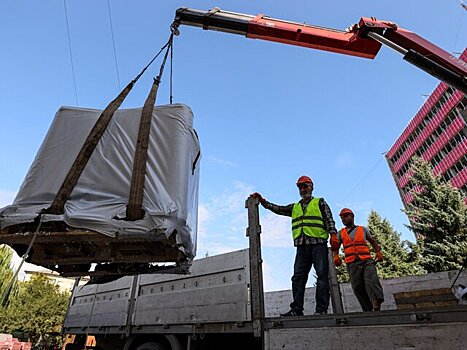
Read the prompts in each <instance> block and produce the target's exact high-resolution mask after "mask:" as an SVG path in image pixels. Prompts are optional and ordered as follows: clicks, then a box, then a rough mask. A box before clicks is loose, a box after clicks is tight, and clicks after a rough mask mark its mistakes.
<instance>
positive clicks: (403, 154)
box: [386, 49, 467, 205]
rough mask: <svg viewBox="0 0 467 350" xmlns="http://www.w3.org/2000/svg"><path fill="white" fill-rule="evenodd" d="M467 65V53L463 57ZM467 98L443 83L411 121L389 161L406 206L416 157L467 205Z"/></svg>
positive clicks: (410, 199) (397, 141)
mask: <svg viewBox="0 0 467 350" xmlns="http://www.w3.org/2000/svg"><path fill="white" fill-rule="evenodd" d="M460 58H461V60H463V61H465V62H467V49H465V50H464V52H463V53H462V55H461V57H460ZM466 123H467V97H466V96H465V94H463V93H462V92H459V91H458V90H455V89H453V88H452V87H450V86H449V85H447V84H445V83H440V84H439V85H438V86H437V87H436V89H435V90H434V91H433V93H432V94H431V95H430V97H429V98H428V99H427V101H426V102H425V103H424V104H423V106H422V107H421V108H420V110H419V111H418V112H417V114H415V116H414V117H413V118H412V120H411V121H410V123H409V125H408V126H407V127H406V128H405V130H404V131H403V132H402V134H401V135H400V136H399V138H398V139H397V140H396V142H395V143H394V145H393V146H392V147H391V149H390V150H389V152H388V153H387V155H386V157H387V160H388V164H389V168H390V169H391V172H392V174H393V176H394V181H395V182H396V186H397V188H398V189H399V193H400V195H401V198H402V201H403V203H404V205H406V204H408V203H410V202H411V201H412V196H411V195H410V194H409V193H408V191H409V190H410V188H409V186H407V185H408V182H409V177H410V171H408V170H409V167H410V162H411V159H412V157H413V156H419V157H422V158H423V159H425V160H427V161H429V162H430V163H431V165H432V167H433V169H434V173H435V174H437V175H438V174H440V175H441V176H442V177H443V178H444V180H445V181H446V182H450V183H451V184H452V185H453V186H455V187H457V188H459V189H460V190H461V191H462V193H463V195H464V199H465V201H466V203H467V126H466Z"/></svg>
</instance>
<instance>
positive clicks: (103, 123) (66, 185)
mask: <svg viewBox="0 0 467 350" xmlns="http://www.w3.org/2000/svg"><path fill="white" fill-rule="evenodd" d="M172 41H173V34H171V35H170V38H169V40H168V42H167V43H166V44H165V45H164V46H163V47H162V48H161V49H160V51H159V52H158V53H157V55H156V56H154V58H153V59H152V60H151V61H150V62H149V63H148V64H147V65H146V67H144V68H143V70H142V71H141V72H140V73H139V74H138V75H137V76H136V77H135V78H134V79H133V80H132V81H131V82H130V83H129V84H128V85H127V86H126V87H125V88H124V89H123V90H122V91H121V92H120V94H119V95H118V96H117V97H116V98H115V99H114V100H113V101H112V102H110V103H109V104H108V106H107V107H106V108H105V109H104V111H103V112H102V113H101V115H100V117H99V119H98V120H97V122H96V124H94V127H93V128H92V130H91V132H90V133H89V135H88V137H87V138H86V141H85V142H84V145H83V147H82V148H81V150H80V151H79V153H78V156H77V157H76V159H75V161H74V163H73V165H72V166H71V168H70V170H69V171H68V174H67V176H66V177H65V180H64V181H63V184H62V186H61V187H60V190H59V191H58V192H57V195H56V196H55V199H54V200H53V202H52V204H51V205H50V207H49V208H47V209H45V210H44V211H43V212H42V213H47V214H56V215H60V214H63V213H64V207H65V203H66V201H67V200H68V198H69V197H70V195H71V192H72V191H73V189H74V187H75V185H76V183H77V182H78V180H79V177H80V176H81V173H82V172H83V170H84V168H85V167H86V164H87V162H88V161H89V158H90V157H91V155H92V153H93V151H94V149H95V148H96V146H97V144H98V142H99V140H100V139H101V137H102V135H103V134H104V132H105V129H106V128H107V125H108V124H109V122H110V120H111V119H112V117H113V114H114V113H115V111H116V110H117V109H118V108H119V107H120V106H121V104H122V103H123V101H124V100H125V98H126V97H127V95H128V94H129V92H130V91H131V89H132V88H133V86H134V85H135V83H136V82H137V81H138V79H139V78H140V77H141V76H142V75H143V73H144V72H145V71H146V69H148V67H149V66H150V65H151V64H152V62H154V60H155V59H156V58H157V57H158V56H159V55H160V54H161V52H162V51H163V50H164V49H166V48H169V47H170V46H172ZM166 57H167V53H166ZM164 63H165V60H164ZM162 69H163V68H162ZM151 91H152V89H151ZM156 91H157V88H156Z"/></svg>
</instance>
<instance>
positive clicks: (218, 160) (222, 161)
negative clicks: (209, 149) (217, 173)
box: [207, 155, 237, 167]
mask: <svg viewBox="0 0 467 350" xmlns="http://www.w3.org/2000/svg"><path fill="white" fill-rule="evenodd" d="M207 159H208V160H210V161H213V162H214V163H218V164H221V165H224V166H228V167H235V166H237V163H234V162H232V161H230V160H225V159H221V158H217V157H216V156H213V155H209V156H207Z"/></svg>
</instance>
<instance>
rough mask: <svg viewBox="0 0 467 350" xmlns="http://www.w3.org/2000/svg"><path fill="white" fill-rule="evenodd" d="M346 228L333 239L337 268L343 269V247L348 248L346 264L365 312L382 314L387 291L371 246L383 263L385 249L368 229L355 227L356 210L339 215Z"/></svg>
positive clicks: (345, 253)
mask: <svg viewBox="0 0 467 350" xmlns="http://www.w3.org/2000/svg"><path fill="white" fill-rule="evenodd" d="M339 216H340V217H341V220H342V223H343V224H344V226H345V227H344V228H343V229H341V230H340V231H339V233H338V234H337V236H334V235H331V238H330V241H331V249H332V250H333V259H334V265H335V266H341V265H342V260H341V258H340V257H339V248H340V245H341V243H342V244H343V246H344V255H345V263H346V265H347V272H348V274H349V276H350V284H351V286H352V290H353V292H354V294H355V296H356V297H357V299H358V302H359V303H360V306H361V307H362V310H363V311H378V310H380V307H381V303H382V302H383V301H384V295H383V288H382V287H381V284H380V282H379V279H378V274H377V272H376V267H375V261H374V260H373V259H372V257H371V253H370V249H369V247H368V244H367V242H370V244H371V245H372V247H373V249H374V250H375V252H376V256H375V260H376V261H378V262H382V261H383V254H382V253H381V249H380V248H379V246H378V243H376V241H375V239H374V238H373V236H372V235H371V232H370V230H369V229H368V228H366V227H363V226H356V225H355V221H354V220H355V217H354V213H353V212H352V210H350V209H348V208H344V209H342V210H341V212H340V213H339Z"/></svg>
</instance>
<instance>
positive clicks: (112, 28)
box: [107, 0, 121, 89]
mask: <svg viewBox="0 0 467 350" xmlns="http://www.w3.org/2000/svg"><path fill="white" fill-rule="evenodd" d="M107 9H108V11H109V21H110V32H111V33H112V46H113V51H114V60H115V70H116V71H117V81H118V88H119V89H121V86H120V74H119V72H118V62H117V52H116V51H115V37H114V27H113V24H112V13H111V11H110V1H109V0H107Z"/></svg>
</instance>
